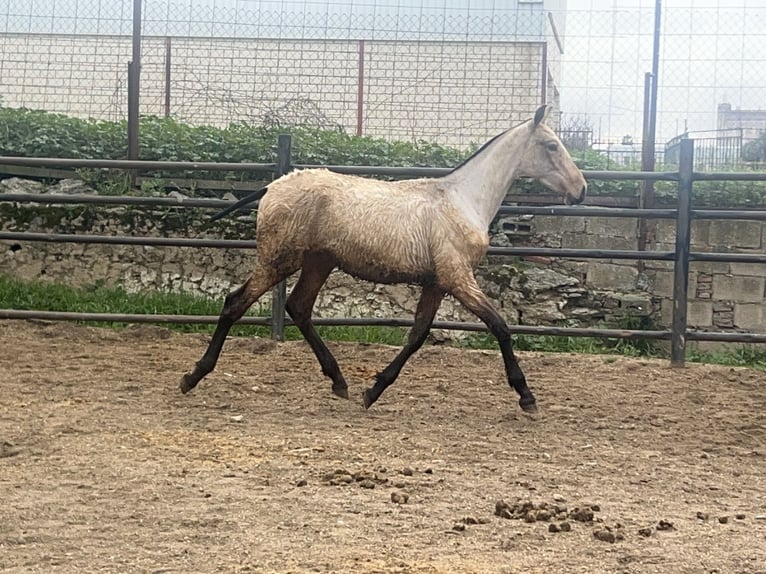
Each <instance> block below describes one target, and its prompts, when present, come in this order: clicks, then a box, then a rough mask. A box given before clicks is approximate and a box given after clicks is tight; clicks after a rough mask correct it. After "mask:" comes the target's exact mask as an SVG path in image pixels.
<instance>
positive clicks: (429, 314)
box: [363, 285, 444, 409]
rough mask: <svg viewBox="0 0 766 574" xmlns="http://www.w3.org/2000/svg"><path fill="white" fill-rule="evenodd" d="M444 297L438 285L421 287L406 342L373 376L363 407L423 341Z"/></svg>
mask: <svg viewBox="0 0 766 574" xmlns="http://www.w3.org/2000/svg"><path fill="white" fill-rule="evenodd" d="M443 298H444V291H443V290H442V289H440V288H439V287H436V286H433V285H429V286H424V287H423V292H422V293H421V295H420V300H419V301H418V307H417V310H416V311H415V323H414V325H413V326H412V329H411V330H410V334H409V336H408V337H407V343H406V344H405V345H404V347H402V350H401V351H399V354H398V355H397V356H396V357H395V358H394V360H393V361H391V363H389V365H388V366H387V367H386V368H385V369H383V370H382V371H381V372H380V373H378V374H377V376H376V377H375V384H374V385H373V386H372V387H370V388H369V389H367V390H366V391H364V396H363V401H364V408H366V409H368V408H370V406H372V404H373V403H374V402H375V401H377V400H378V399H379V398H380V395H381V394H383V391H385V390H386V388H387V387H389V386H390V385H391V384H392V383H393V382H394V381H395V380H396V378H397V377H398V376H399V373H400V372H401V370H402V367H404V364H405V363H406V362H407V359H409V358H410V357H411V356H412V355H413V354H414V353H415V352H416V351H417V350H418V349H419V348H420V347H421V346H422V345H423V343H424V342H425V340H426V338H427V337H428V332H429V331H430V329H431V324H432V323H433V321H434V316H436V311H437V310H438V309H439V305H440V304H441V302H442V299H443Z"/></svg>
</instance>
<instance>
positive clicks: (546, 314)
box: [0, 178, 655, 326]
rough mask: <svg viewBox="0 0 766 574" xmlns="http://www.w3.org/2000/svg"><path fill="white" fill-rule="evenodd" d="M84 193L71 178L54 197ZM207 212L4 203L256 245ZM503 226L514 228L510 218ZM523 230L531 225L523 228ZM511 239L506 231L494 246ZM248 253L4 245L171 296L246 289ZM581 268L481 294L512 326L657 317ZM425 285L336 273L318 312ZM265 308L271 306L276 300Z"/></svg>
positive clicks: (57, 269)
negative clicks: (372, 280) (370, 280)
mask: <svg viewBox="0 0 766 574" xmlns="http://www.w3.org/2000/svg"><path fill="white" fill-rule="evenodd" d="M14 190H16V191H27V192H28V191H33V190H37V191H43V188H42V186H40V184H36V183H35V182H31V183H30V182H25V181H23V180H18V179H15V178H13V179H6V180H2V181H0V192H8V191H11V192H12V191H14ZM64 190H68V191H76V192H82V191H83V190H82V188H78V187H77V185H76V184H74V185H73V184H72V183H71V182H68V181H67V180H64V181H63V182H61V183H60V184H58V185H57V186H53V187H52V188H48V189H47V190H45V191H47V192H49V193H56V192H60V191H64ZM208 214H209V212H208V211H201V210H191V209H188V210H181V209H173V208H171V209H154V210H146V209H139V208H126V207H120V208H105V207H103V206H83V205H78V206H65V205H64V206H62V205H58V206H45V205H39V204H9V203H0V229H4V230H14V231H30V232H50V233H92V234H106V235H150V236H163V237H167V236H181V237H208V238H230V239H247V238H250V239H252V238H253V235H254V226H253V222H252V219H251V218H250V217H248V216H244V217H239V218H235V219H227V220H223V221H221V222H218V223H217V224H216V225H215V226H212V227H210V228H205V227H204V226H203V222H204V221H205V220H206V217H207V215H208ZM504 225H511V223H510V222H507V221H506V222H504ZM516 225H517V226H521V227H523V222H518V223H517V224H516ZM503 240H505V241H507V238H506V235H505V233H504V232H500V233H498V234H496V235H495V237H494V238H493V241H495V242H498V243H502V242H503ZM252 257H253V254H252V253H251V252H249V251H248V250H246V249H214V248H202V249H199V248H182V247H134V246H120V245H78V244H72V243H42V242H41V243H33V242H21V241H0V273H3V274H10V275H14V276H18V277H21V278H24V279H39V280H45V281H51V282H64V283H68V284H72V285H92V284H107V285H121V286H123V287H124V288H125V289H127V290H128V291H142V290H148V289H151V290H171V291H184V292H193V293H198V294H204V295H206V296H210V297H216V298H222V297H223V296H224V295H225V294H226V293H227V292H228V291H230V290H231V289H233V288H234V287H235V286H236V285H238V284H239V283H241V282H242V281H243V280H244V279H245V278H246V277H247V275H248V272H249V270H250V268H251V267H252V264H253V259H252ZM586 277H587V273H583V268H582V267H581V264H576V263H575V264H572V265H562V264H560V262H542V263H536V262H534V261H520V260H518V259H515V260H510V259H508V258H504V259H502V260H500V259H498V260H497V261H492V262H491V264H490V265H485V266H483V267H482V268H481V269H480V270H479V272H478V278H479V281H480V283H481V285H482V288H483V289H484V290H485V292H486V293H487V294H488V296H489V297H490V299H491V300H492V301H493V304H494V305H495V306H496V307H497V309H498V310H499V311H500V313H501V314H502V315H503V316H504V317H505V318H506V319H507V320H508V321H509V322H510V323H513V324H518V323H521V324H528V325H565V326H580V325H595V324H601V323H605V324H609V325H616V324H620V322H621V320H622V319H623V318H624V317H625V316H627V315H629V316H635V315H641V316H648V315H650V314H652V313H653V312H654V311H655V307H654V304H653V302H652V299H651V296H650V295H649V294H648V293H646V292H638V291H635V290H633V291H630V292H625V291H622V290H620V289H614V288H612V286H610V285H608V284H606V283H605V284H604V285H601V286H597V285H595V284H592V281H591V286H590V288H585V279H586ZM418 296H419V289H418V288H416V287H413V286H409V285H375V284H371V283H366V282H360V281H357V280H355V279H353V278H351V277H349V276H347V275H346V274H344V273H341V272H336V273H334V274H333V275H332V276H331V277H330V279H329V281H328V283H327V285H326V286H325V288H324V289H323V290H322V292H321V293H320V296H319V299H318V301H317V307H316V314H317V315H318V316H329V317H338V316H374V317H408V318H409V317H412V314H413V313H414V311H415V307H416V304H417V298H418ZM260 305H261V306H262V307H264V308H265V309H268V307H269V305H270V301H269V297H268V295H267V296H265V297H264V298H263V299H262V301H261V302H260ZM437 318H438V319H444V320H467V321H475V320H476V319H475V318H474V317H473V316H471V315H470V314H468V313H466V312H465V311H464V309H463V308H462V307H461V306H460V305H459V304H457V303H456V302H455V301H454V300H453V299H452V298H449V297H448V298H447V299H446V300H445V301H444V303H443V304H442V306H441V308H440V310H439V314H438V316H437Z"/></svg>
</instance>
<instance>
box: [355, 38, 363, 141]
mask: <svg viewBox="0 0 766 574" xmlns="http://www.w3.org/2000/svg"><path fill="white" fill-rule="evenodd" d="M358 68H359V76H358V78H357V82H356V86H357V92H356V135H358V136H361V135H362V132H363V131H364V40H359V66H358Z"/></svg>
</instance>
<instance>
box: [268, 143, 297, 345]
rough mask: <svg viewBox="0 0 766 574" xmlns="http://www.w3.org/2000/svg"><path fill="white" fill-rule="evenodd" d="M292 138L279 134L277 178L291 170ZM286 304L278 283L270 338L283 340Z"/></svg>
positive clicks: (284, 287)
mask: <svg viewBox="0 0 766 574" xmlns="http://www.w3.org/2000/svg"><path fill="white" fill-rule="evenodd" d="M292 148H293V138H292V136H291V135H289V134H279V139H278V140H277V172H276V173H277V177H280V176H283V175H284V174H286V173H287V172H288V171H290V169H292ZM286 302H287V283H285V282H284V281H280V282H279V284H277V286H276V287H274V289H272V291H271V338H272V339H274V340H275V341H284V340H285V303H286Z"/></svg>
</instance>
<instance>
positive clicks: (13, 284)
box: [0, 275, 766, 370]
mask: <svg viewBox="0 0 766 574" xmlns="http://www.w3.org/2000/svg"><path fill="white" fill-rule="evenodd" d="M222 305H223V301H222V300H216V299H210V298H205V297H201V296H197V295H189V294H184V293H171V292H156V291H153V292H143V293H129V292H127V291H125V290H124V289H122V288H120V287H107V286H105V285H103V284H94V285H89V286H86V287H79V288H76V287H70V286H66V285H60V284H54V283H47V282H43V281H20V280H18V279H16V278H13V277H8V276H3V275H0V308H3V309H22V310H23V309H27V310H32V309H34V310H41V311H69V312H83V313H120V314H160V315H213V316H217V315H218V314H219V313H220V311H221V306H222ZM250 314H251V315H252V314H254V315H260V316H269V314H270V310H269V309H263V308H262V309H259V310H256V311H254V312H251V313H250ZM648 321H649V320H648V319H646V318H641V319H636V318H626V319H625V320H624V321H623V322H622V323H621V324H620V325H619V327H620V328H623V329H653V328H654V326H653V325H651V324H650V323H649V322H648ZM81 323H83V324H90V325H96V326H102V327H103V326H106V327H110V328H116V329H119V328H124V327H125V326H126V325H127V323H120V322H113V323H104V322H98V323H96V322H81ZM163 325H164V326H165V327H167V328H168V329H171V330H173V331H177V332H182V333H212V331H213V328H214V326H213V325H206V324H163ZM317 331H318V332H319V333H320V335H321V336H322V337H323V338H325V339H327V340H331V341H352V342H365V343H377V344H386V345H396V346H401V345H403V344H404V342H405V340H406V336H407V330H406V329H404V328H400V327H317ZM231 334H232V335H235V336H250V337H252V336H257V337H269V336H270V329H269V327H261V326H251V325H236V326H235V327H234V328H233V329H232V331H231ZM285 337H286V338H287V339H288V340H300V339H302V335H301V334H300V332H299V331H298V329H297V328H295V327H287V329H286V330H285ZM455 345H457V346H460V347H463V348H471V349H497V342H496V341H495V339H494V337H492V335H490V334H489V333H472V334H470V335H468V336H467V337H465V338H463V339H461V340H459V341H457V342H456V343H455ZM514 348H515V349H516V350H519V351H540V352H547V353H588V354H610V355H619V356H626V357H661V358H666V357H667V355H666V353H665V352H664V351H663V350H662V349H661V347H660V346H659V345H658V344H657V343H656V342H654V341H645V340H637V341H629V340H626V339H608V338H599V337H554V336H549V335H541V336H531V335H516V336H515V337H514ZM687 359H688V360H689V361H694V362H705V363H718V364H723V365H732V366H746V367H754V368H757V369H763V370H766V348H763V347H758V346H755V345H751V346H738V347H732V348H731V349H728V350H725V351H722V352H718V353H709V352H700V351H697V350H689V352H688V354H687Z"/></svg>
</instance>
